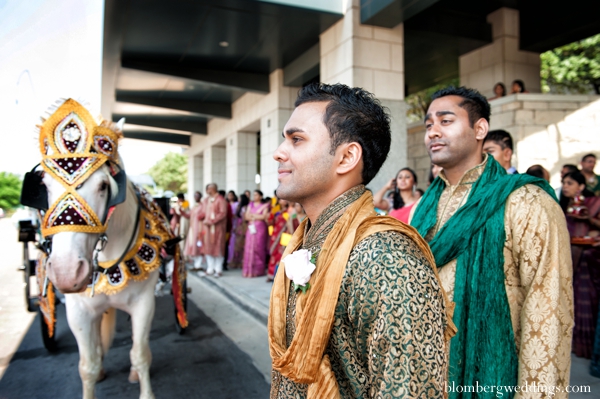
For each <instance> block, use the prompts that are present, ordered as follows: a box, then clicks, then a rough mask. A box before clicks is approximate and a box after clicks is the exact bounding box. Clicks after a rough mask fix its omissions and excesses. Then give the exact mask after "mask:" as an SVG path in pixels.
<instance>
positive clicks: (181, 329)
mask: <svg viewBox="0 0 600 399" xmlns="http://www.w3.org/2000/svg"><path fill="white" fill-rule="evenodd" d="M181 302H182V303H183V309H184V310H185V311H186V313H187V279H185V280H183V284H182V287H181ZM173 307H174V309H175V329H176V330H177V333H178V334H179V335H183V334H184V333H185V330H186V328H187V327H182V326H181V324H180V323H179V319H178V318H177V306H175V305H173Z"/></svg>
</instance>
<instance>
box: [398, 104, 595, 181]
mask: <svg viewBox="0 0 600 399" xmlns="http://www.w3.org/2000/svg"><path fill="white" fill-rule="evenodd" d="M490 105H491V106H492V116H491V121H490V122H491V126H490V129H492V130H493V129H504V130H506V131H507V132H509V133H510V134H511V135H512V137H513V143H514V147H515V148H514V154H513V160H512V164H513V166H515V167H516V168H517V169H518V171H519V172H521V173H525V171H526V170H527V168H528V167H530V166H531V165H534V164H540V165H542V166H543V167H544V168H546V169H548V171H549V172H550V177H551V178H550V183H551V185H552V186H553V187H558V186H560V170H561V168H562V165H564V164H566V163H572V164H575V165H579V163H580V161H581V157H582V156H583V155H585V154H588V153H594V154H596V156H598V157H600V96H587V95H556V94H513V95H510V96H506V97H503V98H500V99H498V100H493V101H491V102H490ZM424 135H425V126H424V125H423V123H422V122H417V123H415V124H413V125H410V126H409V127H408V140H407V141H408V162H407V164H408V166H409V167H411V168H413V169H414V170H415V171H416V172H417V176H418V179H419V187H420V188H424V187H426V186H427V177H428V175H429V169H428V168H429V162H430V161H429V155H428V154H427V150H426V148H425V144H424V141H423V140H424ZM400 167H402V166H400V165H399V168H400ZM596 173H597V174H600V162H599V163H598V165H597V166H596Z"/></svg>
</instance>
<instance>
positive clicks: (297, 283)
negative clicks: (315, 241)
mask: <svg viewBox="0 0 600 399" xmlns="http://www.w3.org/2000/svg"><path fill="white" fill-rule="evenodd" d="M281 261H282V262H284V263H285V275H286V276H287V278H289V279H290V280H292V282H293V283H294V290H295V291H297V290H298V289H300V290H302V293H303V294H306V291H307V290H308V289H309V288H310V283H309V282H308V281H309V280H310V276H311V275H312V273H313V272H314V271H315V269H316V266H315V260H314V259H313V258H312V254H311V252H310V251H309V250H306V249H300V250H298V251H294V252H293V253H291V254H289V255H287V256H286V257H285V258H283V259H282V260H281Z"/></svg>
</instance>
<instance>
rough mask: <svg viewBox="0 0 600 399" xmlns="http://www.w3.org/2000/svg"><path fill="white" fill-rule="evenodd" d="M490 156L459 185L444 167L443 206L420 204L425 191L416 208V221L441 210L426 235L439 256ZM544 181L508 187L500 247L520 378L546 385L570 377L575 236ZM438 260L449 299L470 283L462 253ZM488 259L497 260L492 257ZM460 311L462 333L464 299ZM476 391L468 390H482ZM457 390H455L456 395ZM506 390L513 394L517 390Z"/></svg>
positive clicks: (536, 395) (540, 395)
mask: <svg viewBox="0 0 600 399" xmlns="http://www.w3.org/2000/svg"><path fill="white" fill-rule="evenodd" d="M491 159H492V158H491V157H488V156H487V155H484V160H483V162H482V163H481V164H480V165H477V166H476V167H475V168H473V169H471V170H469V171H467V172H466V173H465V174H464V175H463V177H462V178H461V179H460V181H459V182H458V184H455V185H451V184H450V182H449V181H448V180H447V179H446V177H445V175H444V172H443V171H442V172H441V173H440V176H439V177H440V178H441V179H442V181H443V183H444V184H445V187H444V188H443V191H441V195H440V196H439V197H438V198H439V202H438V203H437V204H438V205H437V209H425V208H423V209H421V212H419V207H421V206H422V205H423V203H424V201H423V200H424V199H425V197H424V198H422V199H421V202H419V203H418V204H417V206H415V209H413V212H412V215H411V221H410V223H411V225H413V226H418V225H420V224H422V220H421V221H419V220H417V219H418V217H419V216H420V217H421V218H423V215H424V213H423V211H425V213H426V214H429V213H428V212H437V219H436V220H437V221H436V222H435V224H434V226H433V228H431V229H430V230H429V231H428V233H427V234H426V236H425V239H426V241H428V242H430V244H431V245H432V251H433V253H434V255H435V256H436V259H437V257H438V255H437V254H436V250H435V249H434V245H433V243H432V240H433V239H434V238H435V237H436V235H437V234H438V233H439V232H440V230H441V229H442V228H443V227H444V226H445V225H446V224H449V221H451V220H452V217H453V216H454V215H455V214H456V213H457V212H458V211H459V210H460V209H461V208H462V207H463V206H465V204H466V203H467V202H468V200H469V198H470V197H474V196H475V195H476V194H477V193H476V192H475V191H476V190H473V189H472V188H473V186H474V184H475V183H476V182H477V181H478V179H480V178H481V176H482V175H483V173H484V171H485V170H486V167H487V166H488V165H487V164H488V163H489V162H493V161H490V160H491ZM503 174H504V173H503ZM437 183H438V184H439V183H441V182H437ZM434 184H436V183H435V182H434ZM492 184H493V183H492ZM544 184H545V183H543V184H542V185H541V186H539V185H533V184H525V185H523V186H521V187H519V188H517V189H515V190H514V191H512V193H510V194H509V195H508V198H507V200H506V202H505V205H504V220H503V225H504V238H505V239H504V244H503V246H501V247H500V248H501V249H500V250H501V251H502V253H503V256H504V262H503V264H504V273H503V277H501V278H500V281H502V280H504V287H501V288H502V289H505V296H504V298H505V300H507V303H508V312H509V314H508V320H510V321H511V324H512V332H513V334H514V336H513V337H514V346H513V348H514V349H516V358H515V359H516V360H515V361H516V367H515V370H514V376H515V377H514V378H515V380H516V385H518V386H521V387H524V386H526V385H528V386H532V385H538V386H539V385H543V386H546V387H551V388H554V387H561V389H564V388H565V387H566V386H567V385H568V384H569V373H570V365H571V353H570V352H571V334H572V328H573V291H572V270H571V256H570V242H569V235H568V232H567V229H566V224H565V218H564V215H563V213H562V211H561V209H560V207H559V206H558V204H557V202H556V200H555V199H553V198H552V197H551V196H550V195H548V194H547V191H548V190H544V188H543V187H545V186H544ZM432 187H433V185H432ZM548 188H549V186H548ZM430 190H431V187H430ZM498 191H499V190H498ZM483 202H485V201H483ZM482 206H484V205H482ZM463 216H464V214H463ZM454 222H455V221H454ZM500 225H502V223H500ZM501 227H502V226H500V228H501ZM417 228H418V227H417ZM469 228H470V226H464V229H463V230H467V231H468V230H469ZM420 232H421V231H420ZM452 238H453V237H448V240H447V242H445V243H444V242H440V241H438V242H437V243H436V245H438V244H439V245H440V246H441V247H444V246H445V247H448V246H451V245H455V244H454V243H452V242H451V241H452ZM481 247H482V248H481V252H480V253H482V254H484V253H485V248H483V247H484V246H483V245H481ZM438 248H439V247H438ZM481 256H484V255H481ZM437 266H438V273H439V276H440V280H441V282H442V285H443V287H444V289H445V290H446V293H447V295H448V297H449V299H450V300H454V301H456V292H457V290H458V289H459V288H460V289H461V291H464V289H463V287H462V286H461V287H459V286H458V283H457V282H456V276H457V260H456V259H453V260H450V261H449V262H448V263H446V264H438V265H437ZM486 266H487V267H490V266H489V264H486ZM500 267H502V266H500ZM487 289H490V286H489V284H488V287H487ZM502 292H504V291H502ZM503 295H504V294H503ZM454 314H455V319H454V321H455V323H456V324H457V328H458V329H459V334H460V329H461V327H460V326H459V325H458V322H457V319H456V315H457V314H460V309H458V304H457V309H455V311H454ZM488 317H490V316H489V315H488ZM466 329H467V330H468V329H475V330H477V329H481V326H480V325H477V326H475V325H467V326H466ZM463 333H464V334H466V336H467V337H468V336H470V333H469V332H468V331H463ZM455 340H456V337H455V338H453V339H452V340H451V341H450V350H452V346H453V345H455ZM475 367H477V366H475ZM505 368H506V366H505ZM449 369H450V377H449V380H452V370H455V369H456V366H455V365H454V364H453V362H452V360H451V361H450V365H449ZM449 383H450V382H449ZM467 383H468V382H467ZM469 395H471V394H469ZM469 395H466V396H462V397H469V398H470V397H475V396H469ZM567 396H568V394H566V393H561V392H558V391H557V393H556V396H555V397H556V398H566V397H567ZM451 397H455V396H453V395H451ZM459 397H460V396H459ZM477 397H479V396H477ZM483 397H493V396H491V395H490V396H483ZM505 397H512V395H506V396H505ZM514 397H515V398H543V397H546V396H545V394H543V393H540V392H527V393H517V394H516V395H515V396H514Z"/></svg>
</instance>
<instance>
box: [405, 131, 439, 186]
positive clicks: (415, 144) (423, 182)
mask: <svg viewBox="0 0 600 399" xmlns="http://www.w3.org/2000/svg"><path fill="white" fill-rule="evenodd" d="M407 131H408V140H407V142H408V149H407V150H408V162H407V164H406V165H400V166H399V167H398V170H400V169H401V168H403V167H404V166H408V167H409V168H411V169H412V170H414V171H415V172H416V173H417V179H418V181H419V184H417V187H418V188H420V189H423V190H425V189H426V188H427V186H428V185H429V181H428V179H429V169H430V166H431V160H430V159H429V154H428V153H427V148H426V147H425V141H424V140H425V125H424V124H423V122H415V123H413V124H411V125H408V129H407Z"/></svg>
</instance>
